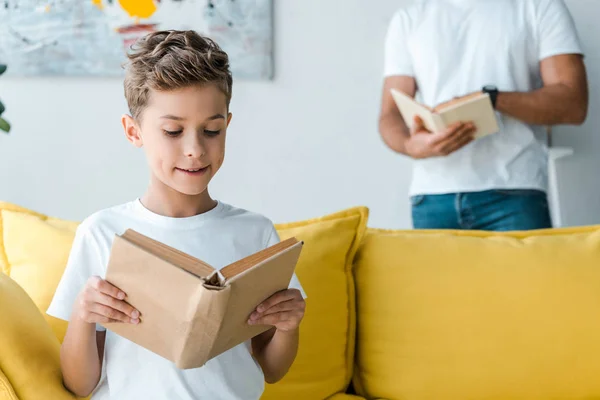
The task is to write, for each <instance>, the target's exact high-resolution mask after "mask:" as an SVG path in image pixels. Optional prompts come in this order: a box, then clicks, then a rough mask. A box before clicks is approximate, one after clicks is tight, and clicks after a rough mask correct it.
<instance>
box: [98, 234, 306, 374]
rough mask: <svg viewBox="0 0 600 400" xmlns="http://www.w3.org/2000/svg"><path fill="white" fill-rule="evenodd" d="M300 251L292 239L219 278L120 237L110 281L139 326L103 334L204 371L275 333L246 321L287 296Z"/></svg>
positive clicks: (115, 326)
mask: <svg viewBox="0 0 600 400" xmlns="http://www.w3.org/2000/svg"><path fill="white" fill-rule="evenodd" d="M303 244H304V243H303V242H302V241H298V240H296V239H295V238H291V239H287V240H285V241H282V242H280V243H277V244H275V245H273V246H271V247H269V248H267V249H265V250H262V251H260V252H258V253H255V254H253V255H250V256H248V257H246V258H243V259H241V260H239V261H237V262H234V263H233V264H230V265H228V266H226V267H224V268H222V269H221V270H220V271H219V270H217V269H215V268H213V267H212V266H210V265H208V264H207V263H205V262H203V261H201V260H199V259H197V258H194V257H192V256H190V255H188V254H185V253H183V252H181V251H178V250H176V249H174V248H172V247H169V246H167V245H165V244H163V243H160V242H157V241H155V240H153V239H150V238H148V237H146V236H144V235H142V234H140V233H138V232H136V231H134V230H127V231H126V232H125V233H124V234H123V235H116V236H115V239H114V242H113V245H112V250H111V255H110V260H109V263H108V269H107V273H106V280H107V281H108V282H109V283H111V284H112V285H114V286H116V287H118V288H119V289H121V290H122V291H124V292H125V293H126V294H127V298H126V301H127V302H128V303H130V304H131V305H132V306H133V307H134V308H135V309H137V310H139V312H140V314H141V317H140V323H139V324H130V323H106V324H103V326H104V327H106V328H107V329H109V330H111V331H112V332H115V333H116V334H118V335H120V336H122V337H124V338H126V339H129V340H131V341H132V342H134V343H137V344H138V345H140V346H142V347H144V348H146V349H148V350H150V351H152V352H154V353H156V354H158V355H160V356H162V357H164V358H166V359H168V360H171V361H172V362H174V363H175V364H176V365H177V367H179V368H181V369H188V368H197V367H201V366H203V365H204V364H205V363H206V362H207V361H208V360H210V359H212V358H214V357H216V356H218V355H219V354H221V353H223V352H225V351H227V350H229V349H231V348H233V347H235V346H237V345H239V344H241V343H243V342H245V341H246V340H249V339H251V338H253V337H254V336H256V335H258V334H260V333H263V332H265V331H267V330H268V329H270V328H271V326H266V325H260V326H256V325H249V324H248V319H249V317H250V314H251V313H252V312H253V311H254V310H255V309H256V307H257V306H258V305H259V304H260V303H262V302H263V301H264V300H266V299H267V298H269V297H270V296H271V295H273V294H275V293H276V292H278V291H281V290H285V289H287V288H288V286H289V284H290V281H291V279H292V276H293V273H294V270H295V267H296V264H297V262H298V258H299V257H300V252H301V250H302V247H303Z"/></svg>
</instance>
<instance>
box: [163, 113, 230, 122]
mask: <svg viewBox="0 0 600 400" xmlns="http://www.w3.org/2000/svg"><path fill="white" fill-rule="evenodd" d="M160 118H161V119H172V120H174V121H183V120H184V119H185V118H183V117H178V116H176V115H171V114H167V115H163V116H162V117H160ZM215 119H225V116H224V115H223V114H215V115H213V116H212V117H208V118H207V120H208V121H213V120H215Z"/></svg>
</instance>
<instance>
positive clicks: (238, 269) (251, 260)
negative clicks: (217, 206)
mask: <svg viewBox="0 0 600 400" xmlns="http://www.w3.org/2000/svg"><path fill="white" fill-rule="evenodd" d="M296 243H298V240H297V239H296V238H289V239H287V240H284V241H281V242H279V243H276V244H274V245H273V246H271V247H268V248H266V249H264V250H262V251H259V252H258V253H254V254H252V255H250V256H248V257H245V258H242V259H241V260H239V261H236V262H234V263H233V264H229V265H228V266H226V267H224V268H222V269H221V271H220V273H221V274H222V275H223V278H225V279H226V280H227V279H231V278H233V277H234V276H236V275H239V274H241V273H242V272H244V271H246V270H248V269H250V268H252V267H254V266H255V265H257V264H260V263H261V262H263V261H265V260H266V259H268V258H271V257H273V256H274V255H276V254H278V253H281V252H283V251H284V250H287V249H289V248H290V247H293V246H294V245H296Z"/></svg>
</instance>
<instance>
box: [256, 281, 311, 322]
mask: <svg viewBox="0 0 600 400" xmlns="http://www.w3.org/2000/svg"><path fill="white" fill-rule="evenodd" d="M305 307H306V303H305V302H304V299H303V298H302V294H301V293H300V291H299V290H298V289H287V290H282V291H281V292H277V293H275V294H274V295H273V296H271V297H269V298H268V299H267V300H265V301H263V302H262V303H261V304H260V305H259V306H258V307H256V311H254V312H253V313H252V315H250V319H249V320H248V323H249V324H250V325H272V326H274V327H275V328H277V330H280V331H292V330H294V329H297V328H298V327H299V326H300V321H302V318H304V309H305Z"/></svg>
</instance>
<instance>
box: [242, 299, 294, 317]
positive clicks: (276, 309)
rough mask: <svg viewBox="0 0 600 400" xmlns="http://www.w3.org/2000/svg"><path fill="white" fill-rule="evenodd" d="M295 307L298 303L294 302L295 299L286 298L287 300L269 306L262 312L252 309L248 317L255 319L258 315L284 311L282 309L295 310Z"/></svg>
mask: <svg viewBox="0 0 600 400" xmlns="http://www.w3.org/2000/svg"><path fill="white" fill-rule="evenodd" d="M297 308H298V305H297V304H296V301H295V300H287V301H284V302H281V303H277V304H275V305H274V306H273V307H270V308H268V309H266V310H265V311H263V312H259V311H254V312H253V313H252V314H251V315H250V319H251V320H255V319H258V318H260V317H264V316H266V315H270V314H275V313H278V312H284V311H292V310H296V309H297Z"/></svg>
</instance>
